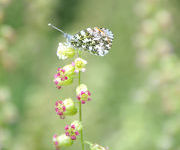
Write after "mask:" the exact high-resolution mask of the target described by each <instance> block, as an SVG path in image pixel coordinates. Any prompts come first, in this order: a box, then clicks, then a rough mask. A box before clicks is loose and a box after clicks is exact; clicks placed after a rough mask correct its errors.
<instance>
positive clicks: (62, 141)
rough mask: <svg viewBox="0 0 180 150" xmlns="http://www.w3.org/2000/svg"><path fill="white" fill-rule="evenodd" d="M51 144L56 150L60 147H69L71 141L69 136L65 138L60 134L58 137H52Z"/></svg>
mask: <svg viewBox="0 0 180 150" xmlns="http://www.w3.org/2000/svg"><path fill="white" fill-rule="evenodd" d="M53 143H54V145H55V147H56V149H57V150H59V149H60V147H62V146H65V147H66V146H71V145H72V144H73V141H72V140H71V138H70V137H69V136H66V135H65V134H62V135H60V136H57V135H56V134H55V135H54V136H53Z"/></svg>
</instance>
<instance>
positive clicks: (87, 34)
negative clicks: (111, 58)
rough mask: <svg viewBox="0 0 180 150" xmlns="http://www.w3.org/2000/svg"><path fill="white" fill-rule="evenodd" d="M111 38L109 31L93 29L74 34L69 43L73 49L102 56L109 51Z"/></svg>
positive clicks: (111, 34)
mask: <svg viewBox="0 0 180 150" xmlns="http://www.w3.org/2000/svg"><path fill="white" fill-rule="evenodd" d="M113 38H114V37H113V33H112V32H111V31H110V30H109V29H105V28H98V27H94V28H87V29H86V30H82V31H80V32H79V33H77V34H75V35H74V36H73V37H72V38H71V40H70V43H71V45H73V46H74V47H75V48H79V49H82V50H85V51H89V52H90V53H91V54H94V55H98V56H104V55H106V54H107V53H108V52H109V50H110V49H111V46H112V41H113Z"/></svg>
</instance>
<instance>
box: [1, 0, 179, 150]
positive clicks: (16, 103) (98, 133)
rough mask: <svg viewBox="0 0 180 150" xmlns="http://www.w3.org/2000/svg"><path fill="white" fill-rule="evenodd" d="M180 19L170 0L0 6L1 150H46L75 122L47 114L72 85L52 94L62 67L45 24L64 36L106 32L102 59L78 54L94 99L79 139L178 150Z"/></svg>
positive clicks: (175, 1)
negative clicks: (109, 34)
mask: <svg viewBox="0 0 180 150" xmlns="http://www.w3.org/2000/svg"><path fill="white" fill-rule="evenodd" d="M179 13H180V1H179V0H171V1H169V0H0V150H52V149H54V145H53V143H52V136H53V135H54V134H55V133H57V134H61V133H63V132H64V129H63V127H64V125H65V124H66V123H69V122H70V121H71V120H74V118H78V116H75V117H68V118H67V119H66V120H60V119H59V118H58V117H57V116H56V114H55V112H54V103H55V101H56V100H57V99H58V98H62V99H64V98H66V97H72V98H74V99H75V88H76V85H77V84H78V83H77V81H76V80H75V81H74V84H73V85H71V86H68V87H65V88H63V89H61V90H57V89H56V88H55V85H54V83H53V76H54V73H55V71H56V69H57V67H59V66H63V65H64V64H67V61H65V62H63V61H60V60H58V58H57V56H56V50H57V46H58V43H59V42H62V41H65V39H64V38H63V36H62V34H61V33H59V32H58V31H55V30H53V29H51V28H50V27H48V26H47V24H48V23H49V22H51V23H52V24H54V25H56V26H58V27H60V28H61V29H63V30H64V31H65V32H68V33H70V34H74V33H76V32H78V31H80V30H82V29H85V28H87V27H94V26H99V27H106V28H109V29H111V30H112V31H113V33H114V37H115V39H114V42H113V47H112V49H111V51H110V53H109V54H108V55H107V56H105V57H97V56H92V55H90V54H88V53H83V58H84V59H86V60H87V61H88V65H87V71H86V72H85V73H83V75H82V81H83V82H84V83H86V84H87V85H88V87H89V89H90V91H91V92H92V99H93V100H92V101H91V102H89V103H87V104H86V105H83V123H84V126H85V129H84V134H85V139H87V140H89V141H92V142H95V143H98V144H100V145H103V146H108V147H109V149H110V150H132V149H133V150H145V149H146V150H180V114H179V112H180V60H179V56H180V52H179V49H180V44H179V40H180V36H179V35H180V31H179V27H180V19H179ZM64 149H65V150H75V149H76V150H77V149H80V144H79V141H77V142H75V144H74V145H73V146H72V147H68V148H64ZM86 149H87V148H86Z"/></svg>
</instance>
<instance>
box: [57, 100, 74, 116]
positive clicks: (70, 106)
mask: <svg viewBox="0 0 180 150" xmlns="http://www.w3.org/2000/svg"><path fill="white" fill-rule="evenodd" d="M55 111H56V113H57V115H59V116H60V118H61V119H64V118H65V116H66V115H75V114H76V113H77V108H76V107H75V104H74V101H73V100H72V99H70V98H68V99H65V100H64V101H61V100H58V101H56V103H55Z"/></svg>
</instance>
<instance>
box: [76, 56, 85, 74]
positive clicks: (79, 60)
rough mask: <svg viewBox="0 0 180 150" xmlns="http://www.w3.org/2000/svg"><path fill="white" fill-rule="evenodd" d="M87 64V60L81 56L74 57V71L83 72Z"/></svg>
mask: <svg viewBox="0 0 180 150" xmlns="http://www.w3.org/2000/svg"><path fill="white" fill-rule="evenodd" d="M86 64H87V61H86V60H84V59H82V58H76V59H75V62H74V66H75V72H79V71H82V72H84V71H85V70H86V69H85V68H84V67H85V66H86Z"/></svg>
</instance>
